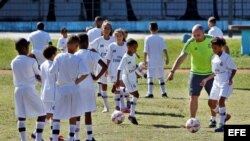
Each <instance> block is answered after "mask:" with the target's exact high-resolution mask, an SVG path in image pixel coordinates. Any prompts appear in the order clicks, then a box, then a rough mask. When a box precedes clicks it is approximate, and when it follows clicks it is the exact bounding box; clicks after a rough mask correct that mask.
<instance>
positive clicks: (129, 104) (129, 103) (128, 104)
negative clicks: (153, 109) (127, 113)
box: [127, 101, 131, 109]
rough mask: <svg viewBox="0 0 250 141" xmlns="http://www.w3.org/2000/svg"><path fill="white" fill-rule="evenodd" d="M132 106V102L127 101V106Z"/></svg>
mask: <svg viewBox="0 0 250 141" xmlns="http://www.w3.org/2000/svg"><path fill="white" fill-rule="evenodd" d="M130 107H131V102H130V101H127V108H128V109H130Z"/></svg>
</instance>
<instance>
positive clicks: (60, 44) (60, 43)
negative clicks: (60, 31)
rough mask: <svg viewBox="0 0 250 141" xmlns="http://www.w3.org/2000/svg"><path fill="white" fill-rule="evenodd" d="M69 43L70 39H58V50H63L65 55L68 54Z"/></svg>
mask: <svg viewBox="0 0 250 141" xmlns="http://www.w3.org/2000/svg"><path fill="white" fill-rule="evenodd" d="M67 41H68V38H64V37H60V38H59V39H58V42H57V48H58V49H60V50H62V52H63V53H66V52H68V48H67Z"/></svg>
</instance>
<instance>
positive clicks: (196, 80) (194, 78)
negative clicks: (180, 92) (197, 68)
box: [189, 73, 214, 96]
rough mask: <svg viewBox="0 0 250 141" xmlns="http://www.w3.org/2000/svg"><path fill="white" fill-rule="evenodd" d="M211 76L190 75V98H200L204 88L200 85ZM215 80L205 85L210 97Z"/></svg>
mask: <svg viewBox="0 0 250 141" xmlns="http://www.w3.org/2000/svg"><path fill="white" fill-rule="evenodd" d="M208 76H209V75H197V74H193V73H191V74H190V82H189V85H190V86H189V95H190V96H200V93H201V90H202V86H201V85H200V83H201V81H202V80H203V79H205V78H206V77H208ZM213 81H214V79H211V80H209V81H207V83H206V85H205V90H206V92H207V94H208V95H210V91H211V89H212V86H213Z"/></svg>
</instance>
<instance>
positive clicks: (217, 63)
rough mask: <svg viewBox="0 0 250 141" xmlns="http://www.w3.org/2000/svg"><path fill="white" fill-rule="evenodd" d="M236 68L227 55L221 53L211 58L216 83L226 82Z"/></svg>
mask: <svg viewBox="0 0 250 141" xmlns="http://www.w3.org/2000/svg"><path fill="white" fill-rule="evenodd" d="M236 69H237V67H236V65H235V63H234V61H233V59H232V58H231V57H230V55H228V54H227V53H225V52H223V53H222V54H221V56H218V55H214V56H213V58H212V71H213V73H214V74H215V75H216V76H215V78H214V80H215V81H217V82H227V81H228V79H229V77H230V75H231V73H232V70H236Z"/></svg>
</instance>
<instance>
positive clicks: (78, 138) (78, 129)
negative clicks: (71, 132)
mask: <svg viewBox="0 0 250 141" xmlns="http://www.w3.org/2000/svg"><path fill="white" fill-rule="evenodd" d="M80 123H81V122H80V121H77V122H76V130H75V136H74V139H75V140H80V135H79V133H80Z"/></svg>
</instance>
